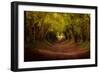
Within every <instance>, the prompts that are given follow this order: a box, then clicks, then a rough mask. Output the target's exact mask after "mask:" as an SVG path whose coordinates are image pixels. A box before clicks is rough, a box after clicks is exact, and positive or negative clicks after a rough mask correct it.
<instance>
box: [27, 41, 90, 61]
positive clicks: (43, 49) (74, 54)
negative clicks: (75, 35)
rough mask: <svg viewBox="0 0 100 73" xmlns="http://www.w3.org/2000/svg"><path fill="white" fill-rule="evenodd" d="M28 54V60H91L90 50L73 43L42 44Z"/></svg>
mask: <svg viewBox="0 0 100 73" xmlns="http://www.w3.org/2000/svg"><path fill="white" fill-rule="evenodd" d="M27 52H28V51H27ZM28 54H29V55H28V56H27V58H28V59H26V60H61V59H84V58H89V54H90V53H89V49H87V48H79V47H78V46H77V45H76V44H75V43H73V42H69V43H67V44H66V42H56V43H53V44H52V46H51V45H45V44H44V43H41V44H40V45H39V46H38V49H32V50H31V51H29V52H28Z"/></svg>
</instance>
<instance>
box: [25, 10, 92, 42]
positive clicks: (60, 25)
mask: <svg viewBox="0 0 100 73" xmlns="http://www.w3.org/2000/svg"><path fill="white" fill-rule="evenodd" d="M49 32H52V34H55V35H56V36H57V37H64V38H65V37H66V40H74V42H76V43H77V42H80V41H81V42H85V41H88V42H89V41H90V15H89V14H79V13H58V12H35V11H34V12H32V11H26V12H25V33H26V37H27V38H30V39H28V40H30V41H32V42H35V41H36V40H43V39H46V36H47V34H48V33H49ZM58 34H59V35H58ZM62 34H63V36H62ZM60 39H61V38H60ZM26 41H27V40H26Z"/></svg>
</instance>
